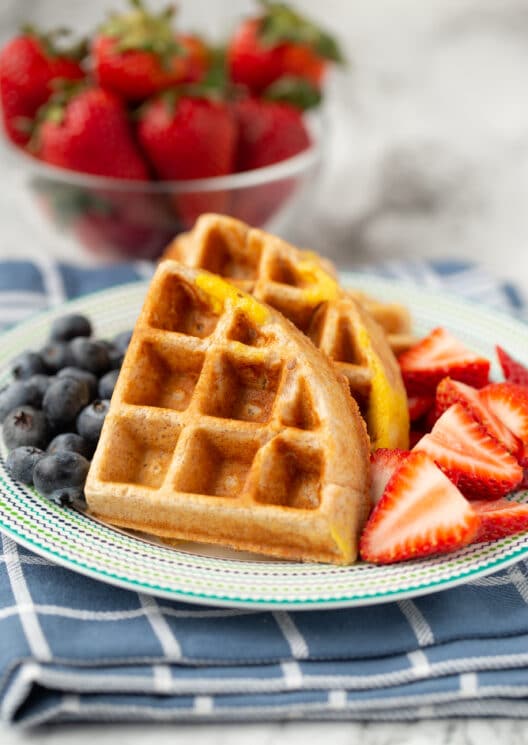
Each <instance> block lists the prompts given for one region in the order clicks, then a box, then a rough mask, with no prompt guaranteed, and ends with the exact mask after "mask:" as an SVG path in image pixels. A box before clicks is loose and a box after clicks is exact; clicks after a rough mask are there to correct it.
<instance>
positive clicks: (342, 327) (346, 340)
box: [307, 295, 409, 450]
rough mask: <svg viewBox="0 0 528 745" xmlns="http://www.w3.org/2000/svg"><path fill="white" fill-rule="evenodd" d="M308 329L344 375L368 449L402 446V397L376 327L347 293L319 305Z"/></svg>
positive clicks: (405, 439) (406, 420)
mask: <svg viewBox="0 0 528 745" xmlns="http://www.w3.org/2000/svg"><path fill="white" fill-rule="evenodd" d="M307 333H308V336H309V337H310V338H311V340H312V341H313V342H314V344H315V345H316V346H317V347H319V349H321V350H322V351H323V352H325V353H326V354H327V355H328V356H329V357H330V358H331V359H332V360H333V362H334V365H335V367H336V368H337V369H338V370H339V372H340V373H341V374H342V375H344V377H345V378H346V379H347V381H348V383H349V386H350V390H351V392H352V393H353V395H354V397H355V399H356V401H357V402H358V404H359V406H360V409H361V412H362V413H363V415H364V417H365V420H366V423H367V429H368V432H369V435H370V439H371V444H372V449H373V450H376V449H377V448H380V447H400V448H407V447H408V445H409V441H408V433H409V414H408V407H407V396H406V393H405V388H404V385H403V382H402V378H401V373H400V367H399V365H398V362H397V360H396V358H395V357H394V354H393V353H392V351H391V349H390V348H389V346H388V344H387V339H386V337H385V334H384V332H383V330H382V328H381V326H379V324H378V323H376V321H374V319H373V318H372V316H371V315H370V314H369V313H368V312H367V311H366V310H365V308H364V307H363V306H361V305H360V304H359V303H357V302H356V301H355V300H354V299H353V298H352V297H351V296H350V295H343V296H341V297H340V298H338V299H336V300H331V301H329V302H327V303H322V304H321V305H320V306H319V308H318V309H317V310H316V312H315V314H314V316H313V318H312V322H311V324H310V327H309V329H308V331H307Z"/></svg>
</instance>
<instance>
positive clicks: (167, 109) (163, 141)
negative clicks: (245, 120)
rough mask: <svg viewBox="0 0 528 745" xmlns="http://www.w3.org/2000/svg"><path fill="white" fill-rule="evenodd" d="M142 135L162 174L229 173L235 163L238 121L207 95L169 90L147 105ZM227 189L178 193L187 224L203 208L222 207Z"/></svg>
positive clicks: (179, 177) (193, 176)
mask: <svg viewBox="0 0 528 745" xmlns="http://www.w3.org/2000/svg"><path fill="white" fill-rule="evenodd" d="M137 133H138V138H139V142H140V144H141V146H142V147H143V150H144V151H145V153H146V154H147V156H148V158H149V160H150V162H151V164H152V166H153V168H154V170H155V172H156V174H157V175H158V176H159V178H161V179H163V180H189V179H200V178H208V177H211V176H225V175H227V174H229V173H232V172H233V170H234V165H235V145H236V134H237V128H236V121H235V118H234V116H233V113H232V110H231V108H230V107H229V106H228V105H227V104H225V103H224V102H222V101H219V100H218V101H217V100H213V99H212V98H208V97H194V96H188V95H181V96H179V95H178V93H177V92H176V91H168V92H166V93H165V94H163V95H162V96H160V97H159V98H157V99H154V100H153V101H151V102H150V103H149V104H147V105H146V107H145V108H144V110H143V113H142V116H141V119H140V122H139V125H138V129H137ZM227 198H228V195H227V194H226V192H225V191H222V190H220V191H214V192H205V193H196V194H182V195H180V196H176V197H175V201H176V204H177V207H178V211H179V214H180V217H181V219H182V221H183V223H184V224H185V225H190V224H192V223H194V221H195V219H196V218H197V217H198V215H199V214H201V212H203V211H205V210H207V211H216V212H224V211H226V209H227V208H228V204H227Z"/></svg>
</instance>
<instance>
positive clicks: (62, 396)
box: [0, 313, 131, 506]
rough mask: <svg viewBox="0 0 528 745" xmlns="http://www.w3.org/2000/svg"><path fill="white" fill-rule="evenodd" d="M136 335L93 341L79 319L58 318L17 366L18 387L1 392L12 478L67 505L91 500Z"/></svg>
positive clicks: (86, 321)
mask: <svg viewBox="0 0 528 745" xmlns="http://www.w3.org/2000/svg"><path fill="white" fill-rule="evenodd" d="M130 333H131V332H121V333H120V334H118V335H117V336H116V338H115V339H114V340H112V341H110V340H108V339H104V340H97V339H94V338H93V337H92V325H91V323H90V321H89V319H88V318H86V317H85V316H82V315H79V314H75V313H74V314H71V313H70V314H68V315H65V316H60V317H58V318H57V319H56V320H55V321H54V322H53V323H52V324H51V329H50V334H49V338H48V341H47V343H46V344H45V345H44V346H43V347H42V348H41V349H40V350H39V351H36V352H35V351H26V352H23V353H22V354H20V355H18V356H17V357H16V358H15V359H13V360H12V362H11V373H12V376H13V378H14V381H13V382H11V383H10V384H8V385H6V386H5V387H4V388H2V389H1V390H0V423H1V425H2V433H3V440H4V444H5V446H6V448H7V449H8V450H9V454H8V457H7V459H6V468H7V471H8V473H9V474H10V475H11V476H12V477H13V478H14V479H16V480H18V481H22V482H23V483H24V484H27V485H28V486H35V488H36V489H37V490H38V491H39V493H40V494H41V495H43V496H45V497H47V498H49V499H50V500H52V501H54V502H56V503H57V504H60V505H62V506H65V505H69V504H71V503H72V502H73V501H75V500H80V499H83V489H84V482H85V480H86V475H87V473H88V469H89V465H90V464H89V461H90V459H91V457H92V455H93V453H94V450H95V446H96V444H97V441H98V439H99V435H100V433H101V428H102V425H103V421H104V418H105V415H106V412H107V410H108V405H109V403H110V401H109V399H110V398H111V396H112V393H113V388H114V386H115V382H116V379H117V375H118V373H119V368H120V366H121V363H122V360H123V355H124V353H125V351H126V348H127V346H128V341H129V339H130Z"/></svg>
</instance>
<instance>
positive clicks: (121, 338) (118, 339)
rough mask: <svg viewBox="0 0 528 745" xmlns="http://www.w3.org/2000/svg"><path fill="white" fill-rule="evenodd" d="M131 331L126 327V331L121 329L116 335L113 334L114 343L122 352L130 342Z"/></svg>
mask: <svg viewBox="0 0 528 745" xmlns="http://www.w3.org/2000/svg"><path fill="white" fill-rule="evenodd" d="M132 333H133V331H132V329H128V330H127V331H121V333H120V334H117V336H114V345H115V346H116V347H117V348H118V349H119V351H120V352H122V353H123V354H124V353H125V352H126V351H127V349H128V345H129V344H130V339H131V338H132Z"/></svg>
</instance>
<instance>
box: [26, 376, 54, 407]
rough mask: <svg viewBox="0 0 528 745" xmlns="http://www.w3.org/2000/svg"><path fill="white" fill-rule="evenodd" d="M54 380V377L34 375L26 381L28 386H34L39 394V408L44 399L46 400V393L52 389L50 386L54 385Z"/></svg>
mask: <svg viewBox="0 0 528 745" xmlns="http://www.w3.org/2000/svg"><path fill="white" fill-rule="evenodd" d="M54 380H55V378H54V377H53V375H42V374H39V375H32V376H31V377H30V378H28V379H27V381H26V382H27V384H28V385H31V386H34V387H35V388H36V389H37V391H38V392H39V395H40V401H39V403H38V406H41V405H42V399H43V398H44V394H45V393H46V391H47V390H48V388H49V387H50V385H51V384H52V383H53V381H54ZM32 405H34V406H35V405H36V404H32Z"/></svg>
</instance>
